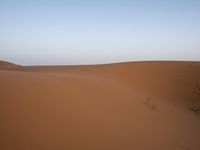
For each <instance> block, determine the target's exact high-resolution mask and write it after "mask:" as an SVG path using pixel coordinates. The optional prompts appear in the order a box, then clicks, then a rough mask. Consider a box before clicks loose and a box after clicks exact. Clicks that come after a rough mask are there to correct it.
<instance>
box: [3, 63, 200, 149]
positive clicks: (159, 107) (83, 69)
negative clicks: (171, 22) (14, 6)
mask: <svg viewBox="0 0 200 150" xmlns="http://www.w3.org/2000/svg"><path fill="white" fill-rule="evenodd" d="M10 66H12V67H10ZM0 150H200V62H133V63H119V64H109V65H92V66H29V67H25V66H24V67H22V66H16V65H13V64H10V63H8V62H2V61H1V62H0Z"/></svg>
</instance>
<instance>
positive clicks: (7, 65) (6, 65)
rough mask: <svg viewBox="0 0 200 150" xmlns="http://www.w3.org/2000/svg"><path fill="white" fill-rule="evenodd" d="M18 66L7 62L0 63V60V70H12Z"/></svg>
mask: <svg viewBox="0 0 200 150" xmlns="http://www.w3.org/2000/svg"><path fill="white" fill-rule="evenodd" d="M19 67H20V65H16V64H13V63H10V62H7V61H1V60H0V69H1V70H2V69H14V68H19Z"/></svg>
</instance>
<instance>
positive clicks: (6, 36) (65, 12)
mask: <svg viewBox="0 0 200 150" xmlns="http://www.w3.org/2000/svg"><path fill="white" fill-rule="evenodd" d="M199 39H200V1H197V0H191V1H188V0H173V1H172V0H169V1H159V0H150V1H147V0H141V1H131V0H124V1H122V0H121V1H120V0H107V1H106V0H104V1H91V0H85V1H80V0H79V1H78V0H73V1H69V0H66V1H64V0H57V1H52V0H49V1H47V0H41V1H39V0H35V1H31V0H27V1H25V0H19V1H15V0H2V1H0V60H7V61H11V62H14V63H17V64H21V65H48V64H60V65H62V64H101V63H114V62H123V61H125V62H126V61H143V60H193V61H199V60H200V50H199V47H200V41H199Z"/></svg>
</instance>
